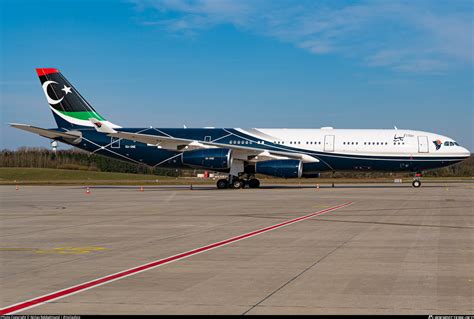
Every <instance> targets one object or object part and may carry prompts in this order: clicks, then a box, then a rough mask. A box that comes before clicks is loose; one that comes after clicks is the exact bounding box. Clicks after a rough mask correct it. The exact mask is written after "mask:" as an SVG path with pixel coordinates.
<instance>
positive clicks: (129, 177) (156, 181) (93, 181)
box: [0, 167, 474, 185]
mask: <svg viewBox="0 0 474 319" xmlns="http://www.w3.org/2000/svg"><path fill="white" fill-rule="evenodd" d="M423 180H424V181H425V182H429V181H441V180H442V181H452V182H455V181H474V178H473V177H460V178H458V177H457V178H446V177H443V178H433V177H425V178H423ZM261 181H262V182H263V183H273V184H282V183H292V184H323V183H332V182H333V181H335V182H337V183H374V182H385V183H386V182H391V183H393V181H394V180H393V178H364V179H360V178H337V179H328V178H311V179H280V178H268V179H261ZM411 181H412V179H411V178H404V179H403V182H410V183H411ZM214 183H215V180H214V179H204V178H194V177H181V178H175V177H168V176H156V175H143V174H127V173H111V172H97V171H83V170H67V169H50V168H11V167H2V168H0V185H1V184H3V185H12V184H24V185H26V184H28V185H98V184H102V185H104V184H109V185H138V184H140V185H160V184H161V185H164V184H181V185H183V184H184V185H186V184H214Z"/></svg>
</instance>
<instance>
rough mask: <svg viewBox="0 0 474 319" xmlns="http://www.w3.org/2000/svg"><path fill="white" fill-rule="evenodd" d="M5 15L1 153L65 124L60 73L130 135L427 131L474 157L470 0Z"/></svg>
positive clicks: (113, 7) (74, 4)
mask: <svg viewBox="0 0 474 319" xmlns="http://www.w3.org/2000/svg"><path fill="white" fill-rule="evenodd" d="M0 6H1V17H0V18H1V22H0V26H1V48H0V49H1V50H0V58H1V64H0V75H1V78H0V88H1V100H0V103H1V104H0V106H1V113H0V116H1V118H0V120H1V130H0V133H1V137H0V148H10V149H13V148H17V147H19V146H48V141H47V140H45V139H43V138H40V137H36V136H33V135H32V134H28V133H26V132H21V131H18V130H15V129H12V128H9V127H8V125H7V123H9V122H19V123H27V124H32V125H36V126H41V127H54V126H55V123H54V121H53V117H52V115H51V112H50V111H49V110H48V106H47V103H46V100H45V97H44V95H43V92H42V90H41V88H40V85H39V81H38V79H37V77H36V73H35V71H34V68H36V67H56V68H58V69H60V70H61V71H62V73H63V74H64V75H65V76H66V77H67V78H68V79H69V80H70V81H71V82H72V83H73V84H74V85H75V87H76V88H77V89H78V90H79V91H80V92H81V94H82V95H83V96H84V97H85V98H86V99H87V100H88V101H89V102H90V103H91V104H92V105H93V106H94V107H95V109H96V110H97V111H99V113H101V114H102V115H103V116H105V117H106V118H107V119H108V120H110V121H112V122H114V123H117V124H120V125H122V126H132V127H141V126H143V127H145V126H150V125H153V126H156V127H181V126H182V125H183V124H186V125H187V126H188V127H202V126H216V127H295V128H297V127H305V128H318V127H321V126H334V127H336V128H392V127H393V126H394V125H396V126H397V127H398V128H411V129H420V130H426V131H431V132H437V133H440V134H444V135H447V136H450V137H453V138H454V139H456V140H457V141H458V142H460V143H461V144H463V145H464V146H466V147H468V148H469V149H470V150H471V151H474V131H473V130H474V128H473V127H474V118H473V108H474V99H473V87H474V77H473V74H474V73H473V62H474V52H473V43H474V40H473V36H474V35H473V29H472V25H473V2H472V1H296V0H289V1H283V0H282V1H267V0H240V1H228V0H200V1H184V0H180V1H178V0H176V1H172V0H134V1H105V0H104V1H48V0H43V1H13V0H3V1H1V2H0Z"/></svg>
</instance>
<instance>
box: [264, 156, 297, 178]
mask: <svg viewBox="0 0 474 319" xmlns="http://www.w3.org/2000/svg"><path fill="white" fill-rule="evenodd" d="M255 173H257V174H263V175H269V176H275V177H283V178H300V177H301V176H302V175H303V163H302V162H301V161H300V160H291V159H288V160H271V161H264V162H257V163H256V164H255Z"/></svg>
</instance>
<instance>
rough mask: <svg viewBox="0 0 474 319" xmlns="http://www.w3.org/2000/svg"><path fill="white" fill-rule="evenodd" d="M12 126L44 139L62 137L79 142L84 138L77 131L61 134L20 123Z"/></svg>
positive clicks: (11, 124)
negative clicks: (78, 140)
mask: <svg viewBox="0 0 474 319" xmlns="http://www.w3.org/2000/svg"><path fill="white" fill-rule="evenodd" d="M10 126H12V127H14V128H17V129H20V130H23V131H27V132H31V133H35V134H38V135H40V136H43V137H47V138H51V139H55V138H58V137H62V138H65V139H69V140H77V139H80V138H81V137H82V134H81V132H77V131H69V132H61V131H56V130H50V129H45V128H41V127H36V126H31V125H27V124H18V123H10Z"/></svg>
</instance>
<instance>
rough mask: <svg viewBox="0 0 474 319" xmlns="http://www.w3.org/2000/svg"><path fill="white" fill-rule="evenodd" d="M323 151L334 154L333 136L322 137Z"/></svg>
mask: <svg viewBox="0 0 474 319" xmlns="http://www.w3.org/2000/svg"><path fill="white" fill-rule="evenodd" d="M324 151H325V152H334V135H325V136H324Z"/></svg>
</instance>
